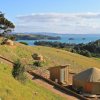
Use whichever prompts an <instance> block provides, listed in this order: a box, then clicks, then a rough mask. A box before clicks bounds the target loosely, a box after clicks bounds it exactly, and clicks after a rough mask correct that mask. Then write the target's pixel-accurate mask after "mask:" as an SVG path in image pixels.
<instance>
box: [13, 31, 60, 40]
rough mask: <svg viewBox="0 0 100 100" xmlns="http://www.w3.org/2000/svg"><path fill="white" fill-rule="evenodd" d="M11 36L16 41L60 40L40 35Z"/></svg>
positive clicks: (22, 34) (56, 37)
mask: <svg viewBox="0 0 100 100" xmlns="http://www.w3.org/2000/svg"><path fill="white" fill-rule="evenodd" d="M11 36H13V37H15V38H16V41H18V40H60V39H61V37H60V36H49V35H42V34H24V33H20V34H17V33H16V34H11Z"/></svg>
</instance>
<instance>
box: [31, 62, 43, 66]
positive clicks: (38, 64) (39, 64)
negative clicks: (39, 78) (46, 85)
mask: <svg viewBox="0 0 100 100" xmlns="http://www.w3.org/2000/svg"><path fill="white" fill-rule="evenodd" d="M33 66H35V67H43V62H41V61H35V62H34V63H33Z"/></svg>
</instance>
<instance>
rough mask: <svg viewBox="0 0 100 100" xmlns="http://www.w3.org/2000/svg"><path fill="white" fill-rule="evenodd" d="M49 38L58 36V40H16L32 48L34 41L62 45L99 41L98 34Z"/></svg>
mask: <svg viewBox="0 0 100 100" xmlns="http://www.w3.org/2000/svg"><path fill="white" fill-rule="evenodd" d="M48 35H49V36H60V37H61V39H60V40H18V41H17V42H26V43H28V44H29V45H31V46H32V45H33V46H34V42H35V41H52V42H55V41H58V42H62V43H75V44H79V43H89V42H92V41H96V40H98V39H100V34H52V35H50V34H48Z"/></svg>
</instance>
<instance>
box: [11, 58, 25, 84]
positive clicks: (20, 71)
mask: <svg viewBox="0 0 100 100" xmlns="http://www.w3.org/2000/svg"><path fill="white" fill-rule="evenodd" d="M12 75H13V77H14V78H15V79H17V80H19V81H21V82H22V83H25V81H26V75H25V67H24V66H23V65H22V64H21V62H20V60H17V61H15V64H14V66H13V71H12Z"/></svg>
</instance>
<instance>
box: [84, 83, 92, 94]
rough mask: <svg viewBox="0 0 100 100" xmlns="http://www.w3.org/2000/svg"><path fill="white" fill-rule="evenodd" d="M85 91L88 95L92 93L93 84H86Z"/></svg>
mask: <svg viewBox="0 0 100 100" xmlns="http://www.w3.org/2000/svg"><path fill="white" fill-rule="evenodd" d="M85 91H86V92H88V93H91V91H92V83H86V84H85Z"/></svg>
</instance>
